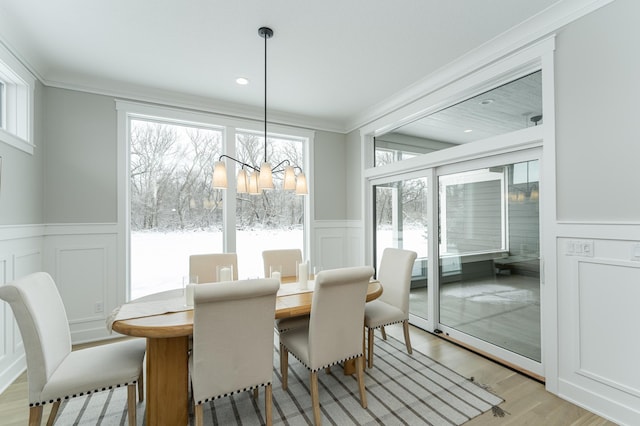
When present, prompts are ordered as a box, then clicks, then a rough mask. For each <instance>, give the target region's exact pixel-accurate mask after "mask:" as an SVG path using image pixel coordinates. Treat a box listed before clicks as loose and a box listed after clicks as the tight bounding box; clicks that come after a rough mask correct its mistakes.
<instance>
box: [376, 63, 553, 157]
mask: <svg viewBox="0 0 640 426" xmlns="http://www.w3.org/2000/svg"><path fill="white" fill-rule="evenodd" d="M541 124H543V117H542V71H536V72H534V73H532V74H529V75H526V76H524V77H521V78H518V79H516V80H514V81H511V82H509V83H507V84H504V85H502V86H499V87H496V88H494V89H492V90H489V91H487V92H484V93H482V94H480V95H477V96H474V97H472V98H470V99H466V100H464V101H462V102H460V103H458V104H455V105H452V106H450V107H448V108H445V109H443V110H440V111H437V112H435V113H433V114H430V115H428V116H426V117H424V118H421V119H419V120H416V121H414V122H412V123H408V124H405V125H403V126H401V127H399V128H397V129H395V130H393V131H391V132H389V133H386V134H384V135H380V136H376V138H375V143H374V145H375V166H376V167H380V166H383V165H385V164H389V163H393V162H396V161H402V160H406V159H407V158H411V157H415V156H416V155H423V154H428V153H430V152H434V151H439V150H442V149H447V148H452V147H455V146H457V145H460V144H464V143H470V142H475V141H479V140H482V139H486V138H489V137H492V136H497V135H503V134H506V133H510V132H514V131H516V130H521V129H524V128H527V127H532V126H536V125H541Z"/></svg>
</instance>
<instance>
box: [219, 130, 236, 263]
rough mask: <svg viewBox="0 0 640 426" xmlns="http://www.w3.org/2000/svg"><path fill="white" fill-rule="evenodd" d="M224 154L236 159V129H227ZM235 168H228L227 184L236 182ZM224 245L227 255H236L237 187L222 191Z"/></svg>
mask: <svg viewBox="0 0 640 426" xmlns="http://www.w3.org/2000/svg"><path fill="white" fill-rule="evenodd" d="M224 153H225V154H226V155H228V156H230V157H233V158H236V129H235V128H234V127H230V126H227V127H225V132H224ZM235 170H236V169H235V167H228V168H227V182H235ZM222 198H223V203H222V230H223V232H222V235H223V236H222V244H223V247H224V251H225V253H236V251H237V250H236V247H237V244H236V186H235V185H229V188H227V190H226V191H222Z"/></svg>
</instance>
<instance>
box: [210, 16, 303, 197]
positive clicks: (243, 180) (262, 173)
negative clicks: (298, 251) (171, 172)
mask: <svg viewBox="0 0 640 426" xmlns="http://www.w3.org/2000/svg"><path fill="white" fill-rule="evenodd" d="M258 35H259V36H260V37H262V38H263V39H264V162H263V163H262V165H261V166H260V168H258V167H257V166H254V165H251V164H247V163H245V162H244V161H240V160H238V159H236V158H233V157H231V156H229V155H226V154H223V155H221V156H220V158H218V161H216V162H215V164H214V167H213V183H212V186H213V187H214V188H220V189H227V186H228V184H227V167H226V163H225V162H224V161H222V159H223V158H228V159H229V160H232V161H235V162H236V163H238V164H240V165H241V168H240V171H239V172H238V177H237V182H236V189H237V192H238V193H240V194H243V193H244V194H246V193H248V194H253V195H258V194H260V193H262V191H263V190H271V189H274V185H273V174H274V173H282V172H284V183H283V185H282V186H283V189H285V190H295V192H296V194H298V195H306V194H308V193H309V192H308V190H307V178H306V177H305V175H304V173H303V171H302V168H300V167H299V166H298V165H294V164H292V163H291V162H290V161H289V160H283V161H281V162H280V163H278V164H276V166H275V167H273V168H272V167H271V165H270V164H269V161H268V160H267V40H268V39H270V38H271V37H273V30H272V29H271V28H268V27H260V28H259V29H258ZM296 169H298V170H300V173H298V174H297V175H296Z"/></svg>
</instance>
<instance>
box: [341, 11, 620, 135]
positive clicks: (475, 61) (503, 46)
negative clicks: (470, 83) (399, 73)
mask: <svg viewBox="0 0 640 426" xmlns="http://www.w3.org/2000/svg"><path fill="white" fill-rule="evenodd" d="M612 1H613V0H565V1H561V2H558V3H556V4H554V5H553V6H551V7H549V8H547V9H546V10H544V11H542V12H540V13H539V14H537V15H535V16H533V17H531V18H529V19H527V20H526V21H524V22H523V23H521V24H519V25H517V26H515V27H513V28H511V29H509V30H507V31H505V32H504V33H502V34H500V35H498V36H497V37H495V38H493V39H492V40H489V41H487V42H486V43H484V44H482V45H481V46H479V47H477V48H475V49H474V50H472V51H471V52H469V53H467V54H465V55H463V56H461V57H459V58H457V59H455V60H453V61H451V62H449V63H447V64H445V65H444V66H443V67H441V68H440V69H438V70H436V71H434V72H432V73H431V74H429V75H427V76H426V77H424V78H423V79H421V80H419V81H417V82H416V83H414V84H411V85H410V86H408V87H407V88H406V89H404V90H402V91H400V92H397V93H395V94H394V95H393V96H391V97H389V98H388V99H386V100H384V101H382V102H379V103H378V104H376V105H373V106H372V107H370V108H368V109H366V110H364V111H363V112H361V113H360V114H358V115H357V116H355V117H353V118H352V119H350V120H349V121H348V122H347V123H346V132H347V133H348V132H351V131H354V130H356V129H358V128H362V127H367V126H368V125H369V124H371V123H373V122H374V121H377V120H379V119H380V118H382V117H384V116H386V115H391V114H393V113H395V112H396V111H398V110H401V109H403V108H405V107H406V106H407V105H410V104H412V103H417V102H421V101H422V99H423V98H424V97H427V96H429V95H430V94H431V93H434V92H435V91H438V90H440V89H442V88H443V87H446V86H449V85H451V84H453V83H454V82H457V81H458V80H461V79H463V78H465V77H467V76H469V75H471V74H473V73H476V72H478V71H479V70H481V69H482V68H485V67H489V66H491V65H493V64H495V63H496V62H499V61H502V60H503V59H504V58H505V57H506V56H507V55H509V54H511V53H512V52H513V51H515V50H517V49H525V48H528V47H529V46H531V45H534V44H536V43H538V42H539V40H542V39H544V38H545V37H548V36H549V35H551V34H552V33H554V32H555V31H557V30H559V29H560V28H562V27H563V26H565V25H567V24H569V23H571V22H572V21H575V20H576V19H579V18H581V17H582V16H584V15H586V14H588V13H591V12H593V11H594V10H597V9H599V8H601V7H603V6H605V5H607V4H609V3H611V2H612ZM538 56H539V55H538ZM432 105H433V104H432ZM401 115H402V114H401ZM404 116H405V117H406V114H405V115H404ZM414 119H415V118H414ZM545 120H546V118H545ZM393 121H395V122H397V120H393Z"/></svg>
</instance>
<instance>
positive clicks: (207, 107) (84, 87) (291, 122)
mask: <svg viewBox="0 0 640 426" xmlns="http://www.w3.org/2000/svg"><path fill="white" fill-rule="evenodd" d="M41 81H42V84H44V85H45V86H48V87H54V88H58V89H67V90H75V91H80V92H86V93H92V94H95V95H103V96H110V97H115V98H119V99H128V100H132V101H139V102H147V103H152V104H160V105H167V106H172V107H178V108H184V109H189V110H196V111H201V112H209V113H214V114H219V115H225V116H229V117H235V118H243V119H250V120H257V121H263V120H264V109H262V108H260V107H255V106H249V105H243V104H238V103H232V102H225V101H220V100H217V99H213V98H208V97H204V96H196V95H189V94H185V93H180V92H175V91H169V90H161V89H154V88H150V87H146V86H141V85H134V84H124V83H122V82H116V81H105V80H102V81H99V80H95V81H91V82H89V83H87V84H78V83H69V82H67V81H56V80H51V79H44V80H41ZM269 123H270V124H280V125H283V126H290V127H300V128H304V129H312V130H321V131H327V132H337V133H344V126H342V124H341V123H335V122H333V121H330V120H322V119H318V118H314V117H308V116H304V115H298V114H291V113H286V112H282V111H277V110H272V109H269Z"/></svg>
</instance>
